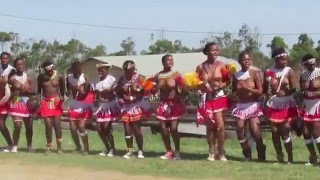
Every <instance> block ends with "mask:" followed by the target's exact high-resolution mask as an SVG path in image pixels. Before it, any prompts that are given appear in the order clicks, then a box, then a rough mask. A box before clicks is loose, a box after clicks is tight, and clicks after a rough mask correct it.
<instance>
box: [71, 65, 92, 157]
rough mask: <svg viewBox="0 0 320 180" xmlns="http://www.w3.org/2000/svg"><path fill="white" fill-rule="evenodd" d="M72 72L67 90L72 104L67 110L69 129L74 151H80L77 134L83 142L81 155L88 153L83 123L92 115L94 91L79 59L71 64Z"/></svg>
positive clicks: (86, 135) (86, 134)
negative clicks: (70, 95) (70, 94)
mask: <svg viewBox="0 0 320 180" xmlns="http://www.w3.org/2000/svg"><path fill="white" fill-rule="evenodd" d="M71 70H72V73H71V74H69V75H68V77H67V79H66V81H67V91H68V92H71V93H72V104H71V107H70V109H69V111H68V117H69V123H70V131H71V136H72V139H73V142H74V143H75V145H76V151H78V152H81V149H82V148H81V144H80V141H79V136H80V137H81V139H82V143H83V152H82V154H83V155H87V154H88V153H89V142H88V133H87V131H86V128H85V125H86V121H87V120H89V119H90V118H91V117H92V103H93V97H94V93H93V91H92V88H91V85H90V83H89V81H88V79H87V78H86V76H85V75H84V74H83V73H82V65H81V63H80V61H75V62H73V63H72V64H71Z"/></svg>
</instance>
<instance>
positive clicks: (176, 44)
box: [173, 40, 191, 53]
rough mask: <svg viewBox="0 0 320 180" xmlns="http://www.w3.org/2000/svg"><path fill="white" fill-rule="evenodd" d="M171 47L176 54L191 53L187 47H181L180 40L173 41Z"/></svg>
mask: <svg viewBox="0 0 320 180" xmlns="http://www.w3.org/2000/svg"><path fill="white" fill-rule="evenodd" d="M173 47H174V49H175V51H176V53H189V52H191V49H190V48H188V47H187V46H184V45H182V42H181V41H180V40H175V41H174V44H173Z"/></svg>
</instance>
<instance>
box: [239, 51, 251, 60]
mask: <svg viewBox="0 0 320 180" xmlns="http://www.w3.org/2000/svg"><path fill="white" fill-rule="evenodd" d="M245 55H249V52H248V51H241V52H240V54H239V56H238V61H240V60H241V59H242V58H243V57H244V56H245Z"/></svg>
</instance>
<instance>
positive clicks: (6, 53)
mask: <svg viewBox="0 0 320 180" xmlns="http://www.w3.org/2000/svg"><path fill="white" fill-rule="evenodd" d="M5 55H7V56H9V57H11V54H10V53H8V52H2V53H1V55H0V57H2V56H5Z"/></svg>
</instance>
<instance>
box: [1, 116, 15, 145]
mask: <svg viewBox="0 0 320 180" xmlns="http://www.w3.org/2000/svg"><path fill="white" fill-rule="evenodd" d="M7 117H8V115H0V131H1V133H2V135H3V137H4V139H5V140H6V142H7V144H8V146H9V147H10V148H11V147H12V146H13V141H12V139H11V136H10V132H9V129H8V128H7V126H6V119H7Z"/></svg>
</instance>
